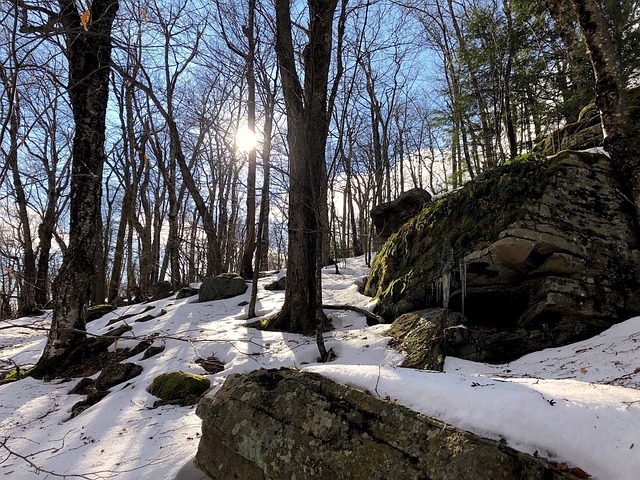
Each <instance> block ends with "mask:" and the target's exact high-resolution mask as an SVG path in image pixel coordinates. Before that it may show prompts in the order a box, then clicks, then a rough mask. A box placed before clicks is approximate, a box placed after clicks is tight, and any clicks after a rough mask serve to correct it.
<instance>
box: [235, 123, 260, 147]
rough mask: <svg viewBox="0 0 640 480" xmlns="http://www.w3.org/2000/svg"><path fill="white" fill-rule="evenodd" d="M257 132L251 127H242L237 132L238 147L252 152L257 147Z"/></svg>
mask: <svg viewBox="0 0 640 480" xmlns="http://www.w3.org/2000/svg"><path fill="white" fill-rule="evenodd" d="M256 143H257V142H256V134H255V132H253V131H252V130H251V129H250V128H249V127H246V126H244V127H240V128H239V129H238V131H237V132H236V148H237V149H238V150H240V151H242V152H251V151H252V150H254V149H255V148H256Z"/></svg>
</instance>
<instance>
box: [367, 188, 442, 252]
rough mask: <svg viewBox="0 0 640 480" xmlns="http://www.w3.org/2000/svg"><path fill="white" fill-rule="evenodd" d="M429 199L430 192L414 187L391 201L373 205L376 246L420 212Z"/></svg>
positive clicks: (372, 219) (372, 215)
mask: <svg viewBox="0 0 640 480" xmlns="http://www.w3.org/2000/svg"><path fill="white" fill-rule="evenodd" d="M429 200H431V194H430V193H429V192H427V191H426V190H423V189H422V188H412V189H411V190H408V191H406V192H404V193H403V194H401V195H400V196H399V197H398V198H396V199H395V200H393V201H391V202H387V203H381V204H380V205H377V206H375V207H373V208H372V209H371V221H372V222H373V226H374V227H375V230H376V232H375V233H376V236H375V239H374V241H375V243H376V246H378V247H379V246H381V245H382V244H383V243H384V242H386V241H387V239H388V238H389V237H390V236H391V235H392V234H393V233H395V232H397V231H398V230H399V229H400V227H401V226H402V225H403V224H404V223H405V222H406V221H407V220H409V219H410V218H411V217H413V216H414V215H416V214H418V213H419V212H420V211H421V210H422V209H423V207H424V206H425V204H426V203H427V202H429Z"/></svg>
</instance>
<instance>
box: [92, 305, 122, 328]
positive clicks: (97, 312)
mask: <svg viewBox="0 0 640 480" xmlns="http://www.w3.org/2000/svg"><path fill="white" fill-rule="evenodd" d="M115 309H116V307H114V306H113V305H109V304H108V303H106V304H104V305H94V306H93V307H89V308H87V323H89V322H93V321H94V320H97V319H99V318H101V317H103V316H104V315H106V314H107V313H111V312H113V311H114V310H115Z"/></svg>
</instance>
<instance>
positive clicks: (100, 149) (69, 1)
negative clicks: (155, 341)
mask: <svg viewBox="0 0 640 480" xmlns="http://www.w3.org/2000/svg"><path fill="white" fill-rule="evenodd" d="M118 6H119V5H118V1H117V0H94V1H93V2H92V3H91V6H90V7H89V10H87V12H86V13H85V12H81V11H79V10H78V6H77V5H76V3H75V2H74V1H73V0H59V1H58V7H59V8H58V10H57V11H51V12H50V13H49V18H51V19H55V21H57V22H59V23H60V25H61V27H62V31H63V35H64V39H65V45H66V51H65V53H66V57H67V59H68V62H69V84H68V85H69V86H68V92H69V98H70V99H71V105H72V108H73V117H74V121H75V136H74V140H73V150H72V157H73V164H72V177H71V203H70V217H71V224H70V231H69V246H68V248H67V251H66V253H65V256H64V261H63V264H62V267H61V269H60V273H59V274H58V276H57V277H56V280H55V282H54V288H53V291H54V295H53V297H54V301H53V305H54V309H53V321H52V325H51V330H50V332H49V337H48V340H47V345H46V346H45V349H44V351H43V353H42V356H41V357H40V360H39V361H38V363H37V365H36V367H35V369H34V373H33V375H34V376H36V377H50V376H55V375H56V373H58V372H60V371H61V369H62V368H64V365H65V363H72V362H74V361H79V360H80V359H79V358H74V356H73V355H71V352H72V351H73V350H74V349H76V348H77V347H78V346H79V344H81V342H82V340H83V339H84V338H85V333H84V332H85V320H86V306H87V303H88V302H89V298H90V286H91V284H92V283H93V277H94V274H95V259H96V251H97V249H98V248H99V246H98V245H97V242H98V241H99V238H97V233H98V231H99V222H100V221H101V209H100V205H101V200H102V198H101V197H102V168H103V165H104V162H105V151H104V143H105V117H106V111H107V101H108V98H109V73H110V63H111V48H112V41H111V29H112V25H113V22H114V19H115V16H116V13H117V11H118Z"/></svg>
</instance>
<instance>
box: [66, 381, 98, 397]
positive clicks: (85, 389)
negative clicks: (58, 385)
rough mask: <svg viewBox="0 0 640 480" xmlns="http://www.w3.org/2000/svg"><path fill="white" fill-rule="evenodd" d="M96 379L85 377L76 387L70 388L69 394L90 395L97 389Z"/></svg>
mask: <svg viewBox="0 0 640 480" xmlns="http://www.w3.org/2000/svg"><path fill="white" fill-rule="evenodd" d="M95 383H96V381H95V380H94V379H93V378H89V377H84V378H83V379H82V380H80V381H79V382H78V383H77V384H76V386H75V387H73V388H72V389H71V390H69V395H89V394H90V393H91V392H93V391H95Z"/></svg>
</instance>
